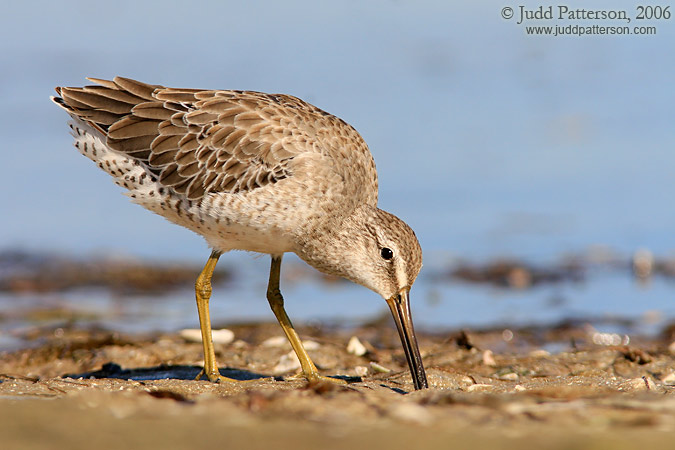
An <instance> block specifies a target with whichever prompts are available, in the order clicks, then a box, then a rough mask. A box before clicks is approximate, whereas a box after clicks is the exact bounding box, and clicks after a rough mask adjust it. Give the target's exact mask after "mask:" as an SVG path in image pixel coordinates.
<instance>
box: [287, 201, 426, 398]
mask: <svg viewBox="0 0 675 450" xmlns="http://www.w3.org/2000/svg"><path fill="white" fill-rule="evenodd" d="M327 234H329V235H330V236H331V237H330V238H329V242H327V241H325V240H324V241H323V242H322V244H321V249H318V248H314V249H313V251H311V252H309V253H308V254H306V255H303V254H300V253H299V254H300V256H301V257H302V258H303V259H305V260H306V261H307V262H308V263H310V264H311V265H313V266H314V267H316V268H317V269H319V270H321V271H323V272H326V273H332V274H335V275H339V276H342V277H344V278H347V279H349V280H351V281H354V282H355V283H358V284H361V285H363V286H365V287H367V288H368V289H371V290H372V291H375V292H377V293H378V294H380V295H381V296H382V297H383V298H384V299H385V300H386V301H387V304H388V306H389V308H390V310H391V312H392V315H393V316H394V321H395V322H396V327H397V329H398V332H399V336H400V337H401V343H402V344H403V349H404V350H405V354H406V359H407V360H408V365H409V367H410V372H411V375H412V378H413V383H414V385H415V389H422V388H426V387H428V383H427V379H426V373H425V371H424V366H423V365H422V358H421V356H420V352H419V348H418V345H417V338H416V336H415V330H414V328H413V322H412V316H411V313H410V300H409V293H410V288H411V287H412V285H413V283H414V282H415V279H416V278H417V275H418V274H419V272H420V269H421V268H422V249H421V247H420V244H419V242H418V240H417V237H416V236H415V233H414V232H413V230H412V229H411V228H410V227H409V226H408V225H407V224H406V223H405V222H403V221H402V220H401V219H399V218H398V217H396V216H394V215H393V214H390V213H388V212H386V211H383V210H381V209H379V208H376V207H370V206H364V207H362V208H359V209H357V210H356V211H355V212H354V213H353V214H352V215H351V216H350V217H349V218H347V219H346V220H345V221H344V222H343V223H342V224H341V226H340V227H339V229H337V230H334V232H332V233H327ZM320 241H321V240H316V241H314V242H320ZM310 254H311V256H310ZM308 256H309V257H308Z"/></svg>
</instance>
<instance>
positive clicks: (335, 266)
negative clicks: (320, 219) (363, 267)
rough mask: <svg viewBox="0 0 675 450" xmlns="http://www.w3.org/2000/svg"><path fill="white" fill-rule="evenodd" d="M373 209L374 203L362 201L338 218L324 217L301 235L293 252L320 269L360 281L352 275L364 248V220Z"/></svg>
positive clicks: (369, 220) (374, 213) (368, 217)
mask: <svg viewBox="0 0 675 450" xmlns="http://www.w3.org/2000/svg"><path fill="white" fill-rule="evenodd" d="M377 210H378V208H377V207H373V206H370V205H362V206H360V207H359V208H357V209H355V210H354V211H353V212H352V214H350V215H349V216H346V217H344V218H343V219H342V220H332V221H327V222H326V223H324V224H322V226H321V228H317V229H315V230H311V231H309V233H307V235H306V236H303V237H302V238H301V239H300V245H299V246H298V248H297V249H296V252H295V253H296V254H297V255H298V256H299V257H300V258H301V259H302V260H304V261H305V262H306V263H307V264H309V265H311V266H313V267H314V268H316V269H317V270H319V271H321V272H323V273H327V274H330V275H337V276H340V277H343V278H347V279H349V280H351V281H354V282H356V283H359V284H361V283H360V280H358V279H355V276H354V273H355V272H356V270H355V266H356V265H357V264H358V259H359V258H360V257H362V255H363V251H364V250H365V247H366V234H367V233H368V232H369V231H368V224H369V223H370V222H371V221H372V218H373V217H375V215H376V212H377ZM327 228H329V229H327Z"/></svg>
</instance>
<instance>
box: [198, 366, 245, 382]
mask: <svg viewBox="0 0 675 450" xmlns="http://www.w3.org/2000/svg"><path fill="white" fill-rule="evenodd" d="M203 377H206V378H207V379H208V380H209V381H210V382H212V383H238V382H239V380H235V379H234V378H227V377H224V376H222V375H221V374H220V373H219V372H218V369H216V370H215V371H209V372H208V373H206V370H204V369H202V370H201V371H200V372H199V375H197V377H196V378H195V380H196V381H199V380H201V379H202V378H203Z"/></svg>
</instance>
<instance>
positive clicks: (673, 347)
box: [668, 341, 675, 355]
mask: <svg viewBox="0 0 675 450" xmlns="http://www.w3.org/2000/svg"><path fill="white" fill-rule="evenodd" d="M668 351H669V352H670V354H671V355H675V341H673V342H671V343H670V345H669V346H668Z"/></svg>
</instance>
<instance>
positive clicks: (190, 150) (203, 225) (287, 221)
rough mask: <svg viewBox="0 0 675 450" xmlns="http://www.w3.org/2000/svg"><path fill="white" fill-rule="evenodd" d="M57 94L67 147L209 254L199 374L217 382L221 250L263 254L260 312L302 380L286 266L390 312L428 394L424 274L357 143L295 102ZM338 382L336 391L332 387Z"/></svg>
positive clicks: (102, 87)
mask: <svg viewBox="0 0 675 450" xmlns="http://www.w3.org/2000/svg"><path fill="white" fill-rule="evenodd" d="M89 80H90V81H92V82H94V83H97V84H96V85H92V86H85V87H77V88H75V87H58V88H56V92H58V94H59V95H60V97H53V98H52V99H53V100H54V102H56V104H58V105H59V106H61V107H62V108H63V109H65V110H66V111H67V112H68V114H70V116H71V117H72V119H73V120H71V121H70V127H71V129H72V134H73V136H74V137H75V147H77V148H78V149H79V151H80V152H81V153H82V154H83V155H85V156H87V157H88V158H90V159H91V160H92V161H94V162H95V163H96V164H97V165H98V166H99V167H100V168H101V169H103V170H104V171H105V172H107V173H108V174H110V175H111V176H112V177H113V179H114V180H115V183H117V184H118V185H119V186H122V187H124V188H126V189H127V190H128V193H127V195H128V196H129V197H131V199H132V200H133V201H134V202H136V203H138V204H140V205H142V206H144V207H145V208H147V209H149V210H150V211H153V212H155V213H157V214H159V215H161V216H164V217H165V218H167V219H168V220H170V221H172V222H174V223H176V224H178V225H182V226H184V227H186V228H189V229H190V230H192V231H194V232H196V233H199V234H201V235H202V236H204V238H205V239H206V241H207V243H208V244H209V246H210V247H211V248H212V253H211V256H210V257H209V259H208V262H207V263H206V266H205V267H204V270H203V271H202V272H201V274H200V275H199V277H198V278H197V282H196V289H195V291H196V297H197V309H198V312H199V321H200V325H201V332H202V341H203V346H204V370H203V372H202V373H200V375H199V376H198V377H197V378H198V379H199V378H201V377H202V376H204V375H205V376H206V377H207V378H208V379H209V380H211V381H230V380H229V379H228V378H225V377H223V376H222V375H220V373H219V371H218V366H217V364H216V358H215V353H214V348H213V343H212V340H211V321H210V317H209V299H210V297H211V276H212V274H213V270H214V268H215V266H216V263H217V262H218V258H219V257H220V255H221V254H222V253H224V252H227V251H229V250H235V249H236V250H247V251H252V252H259V253H267V254H269V255H271V258H272V266H271V269H270V277H269V284H268V287H267V299H268V301H269V303H270V306H271V307H272V311H273V312H274V314H275V315H276V318H277V320H278V321H279V323H280V324H281V327H282V328H283V330H284V332H285V333H286V336H287V337H288V340H289V341H290V343H291V345H292V347H293V349H294V350H295V353H296V354H297V356H298V359H299V360H300V364H301V367H302V375H303V376H304V377H305V378H306V379H307V380H309V381H314V380H321V379H325V378H324V377H322V376H321V375H319V373H318V371H317V369H316V366H315V365H314V363H313V362H312V361H311V359H310V358H309V356H308V355H307V352H306V351H305V349H304V348H303V346H302V343H301V341H300V339H299V337H298V335H297V333H296V332H295V329H294V328H293V325H292V324H291V321H290V319H289V318H288V316H287V314H286V311H285V310H284V300H283V298H282V296H281V291H280V290H279V273H280V268H281V258H282V256H283V254H284V253H286V252H294V253H295V254H297V255H298V256H299V257H300V258H301V259H303V260H304V261H306V262H307V263H309V264H310V265H312V266H314V267H315V268H317V269H318V270H320V271H322V272H325V273H328V274H333V275H338V276H341V277H344V278H347V279H349V280H351V281H354V282H356V283H358V284H361V285H363V286H365V287H367V288H369V289H371V290H373V291H375V292H377V293H378V294H380V295H381V296H382V297H383V298H384V299H385V300H386V301H387V303H388V305H389V308H390V309H391V312H392V314H393V316H394V320H395V322H396V326H397V328H398V332H399V335H400V337H401V341H402V343H403V348H404V350H405V354H406V358H407V360H408V365H409V367H410V371H411V374H412V379H413V383H414V386H415V389H421V388H426V387H427V379H426V374H425V371H424V367H423V365H422V358H421V356H420V352H419V348H418V345H417V339H416V337H415V331H414V328H413V323H412V318H411V314H410V303H409V292H410V288H411V286H412V284H413V282H414V281H415V278H416V277H417V274H418V273H419V271H420V268H421V266H422V250H421V248H420V245H419V243H418V241H417V238H416V237H415V233H414V232H413V231H412V229H410V227H408V225H406V224H405V223H404V222H403V221H402V220H400V219H399V218H397V217H396V216H394V215H392V214H390V213H388V212H386V211H383V210H381V209H379V208H378V207H377V195H378V194H377V172H376V171H375V163H374V161H373V157H372V155H371V154H370V151H369V150H368V146H367V145H366V143H365V142H364V140H363V138H362V137H361V136H360V135H359V133H358V132H357V131H356V130H355V129H354V128H352V127H351V126H350V125H348V124H347V123H345V122H344V121H343V120H341V119H339V118H337V117H335V116H333V115H331V114H328V113H326V112H324V111H322V110H321V109H319V108H317V107H315V106H313V105H310V104H309V103H306V102H304V101H302V100H300V99H298V98H296V97H292V96H289V95H281V94H263V93H260V92H252V91H230V90H200V89H173V88H165V87H163V86H158V85H149V84H145V83H141V82H138V81H134V80H130V79H128V78H121V77H117V78H115V79H114V80H112V81H108V80H100V79H93V78H90V79H89ZM330 380H331V381H335V380H334V379H330Z"/></svg>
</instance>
